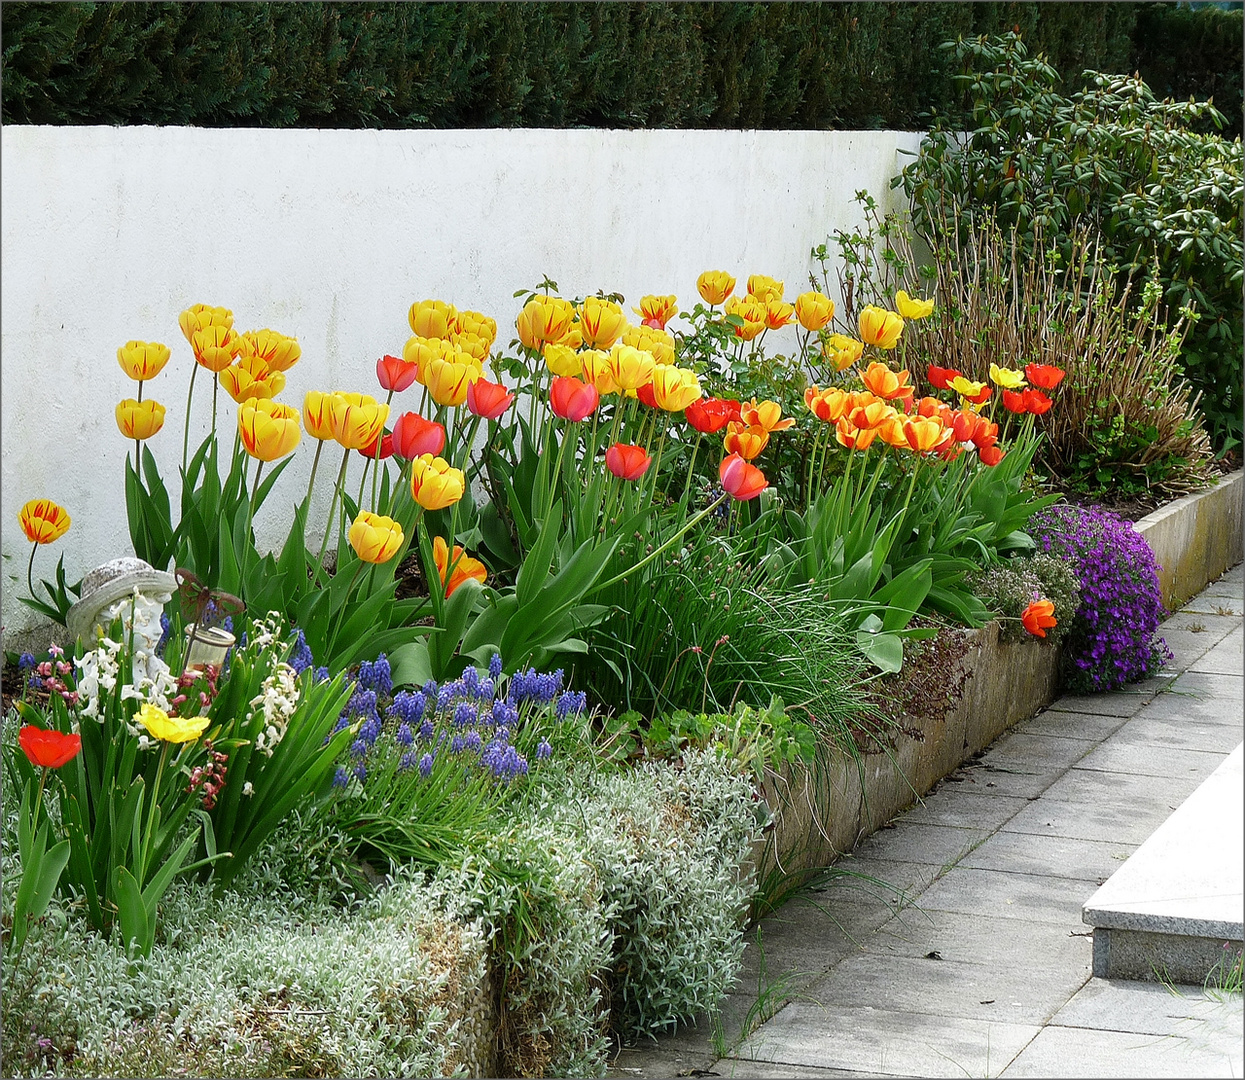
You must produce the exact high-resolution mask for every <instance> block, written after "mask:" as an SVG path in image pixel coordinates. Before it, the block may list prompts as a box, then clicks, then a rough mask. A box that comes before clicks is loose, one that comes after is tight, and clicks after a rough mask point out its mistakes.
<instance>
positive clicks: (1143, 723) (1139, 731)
mask: <svg viewBox="0 0 1245 1080" xmlns="http://www.w3.org/2000/svg"><path fill="white" fill-rule="evenodd" d="M1173 711H1174V710H1173ZM1208 711H1209V710H1208ZM1243 738H1245V724H1242V722H1241V717H1240V714H1239V712H1238V714H1237V715H1236V716H1235V717H1234V718H1232V719H1230V720H1229V719H1228V718H1226V717H1224V716H1222V715H1220V716H1215V715H1210V716H1189V715H1183V716H1182V715H1179V713H1177V714H1176V715H1171V713H1169V714H1168V715H1162V714H1157V715H1156V705H1152V706H1150V708H1148V709H1146V711H1145V712H1143V713H1140V714H1139V715H1137V716H1136V717H1134V718H1133V719H1132V720H1130V721H1129V722H1128V728H1127V729H1126V730H1124V731H1120V732H1117V733H1116V734H1115V735H1113V736H1112V737H1111V742H1110V745H1111V746H1113V747H1120V746H1152V747H1155V748H1162V747H1171V748H1173V749H1178V750H1200V751H1203V752H1204V753H1212V754H1216V755H1217V756H1218V757H1220V758H1221V759H1222V758H1224V757H1226V756H1227V755H1228V754H1230V753H1231V752H1232V750H1233V748H1234V747H1235V746H1236V744H1237V743H1239V742H1240V741H1241V740H1242V739H1243Z"/></svg>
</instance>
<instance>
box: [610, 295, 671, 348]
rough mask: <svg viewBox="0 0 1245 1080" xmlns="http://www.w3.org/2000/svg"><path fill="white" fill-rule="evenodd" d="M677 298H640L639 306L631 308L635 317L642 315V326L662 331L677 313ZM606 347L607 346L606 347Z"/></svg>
mask: <svg viewBox="0 0 1245 1080" xmlns="http://www.w3.org/2000/svg"><path fill="white" fill-rule="evenodd" d="M677 299H678V298H677V297H674V296H641V297H640V306H639V307H638V308H632V309H631V310H632V311H634V312H635V313H636V314H637V315H643V316H644V319H643V325H644V326H649V327H652V328H653V329H655V330H664V329H665V328H666V323H668V322H669V321H670V320H671V319H673V318H674V317H675V316H676V315H677V314H678V313H679V305H678V304H677V303H676V300H677ZM606 347H608V346H606Z"/></svg>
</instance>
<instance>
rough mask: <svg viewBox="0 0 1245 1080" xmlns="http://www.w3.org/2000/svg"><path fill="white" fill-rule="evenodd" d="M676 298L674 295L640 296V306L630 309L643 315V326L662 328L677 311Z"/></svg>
mask: <svg viewBox="0 0 1245 1080" xmlns="http://www.w3.org/2000/svg"><path fill="white" fill-rule="evenodd" d="M677 300H678V298H677V297H674V296H641V297H640V306H639V307H638V308H632V309H631V310H632V311H634V312H635V313H636V314H637V315H642V316H643V320H642V323H643V325H644V326H652V327H654V328H655V329H657V330H664V329H665V328H666V323H668V322H669V321H670V320H671V319H673V318H674V317H675V316H676V315H677V314H678V313H679V305H678V303H677Z"/></svg>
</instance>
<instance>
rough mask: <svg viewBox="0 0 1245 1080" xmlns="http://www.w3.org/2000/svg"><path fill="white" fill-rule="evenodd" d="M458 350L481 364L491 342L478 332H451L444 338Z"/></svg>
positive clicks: (486, 356)
mask: <svg viewBox="0 0 1245 1080" xmlns="http://www.w3.org/2000/svg"><path fill="white" fill-rule="evenodd" d="M446 340H447V341H448V342H449V343H450V344H451V345H453V346H454V348H455V349H456V350H457V351H458V352H462V353H466V354H467V355H468V356H470V357H471V358H472V359H473V360H475V361H476V362H477V363H480V364H483V363H484V361H485V360H487V359H488V354H489V349H490V348H492V345H493V343H492V342H491V341H488V340H487V339H486V338H482V337H480V336H479V335H478V334H459V333H454V334H451V335H450V336H449V337H448V338H447V339H446Z"/></svg>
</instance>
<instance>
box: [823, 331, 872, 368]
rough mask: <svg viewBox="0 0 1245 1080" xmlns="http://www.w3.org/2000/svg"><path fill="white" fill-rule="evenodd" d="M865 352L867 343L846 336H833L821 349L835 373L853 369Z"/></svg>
mask: <svg viewBox="0 0 1245 1080" xmlns="http://www.w3.org/2000/svg"><path fill="white" fill-rule="evenodd" d="M864 351H865V343H864V342H863V341H857V340H856V339H855V338H853V337H848V336H847V335H846V334H831V335H830V336H829V337H828V338H827V339H826V341H825V343H824V344H823V345H822V347H821V355H822V356H824V357H825V358H826V362H827V363H829V364H833V365H834V370H835V371H842V370H843V369H844V368H849V367H851V366H852V365H853V364H854V363H856V361H857V360H859V359H860V357H861V354H862V353H863V352H864Z"/></svg>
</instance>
